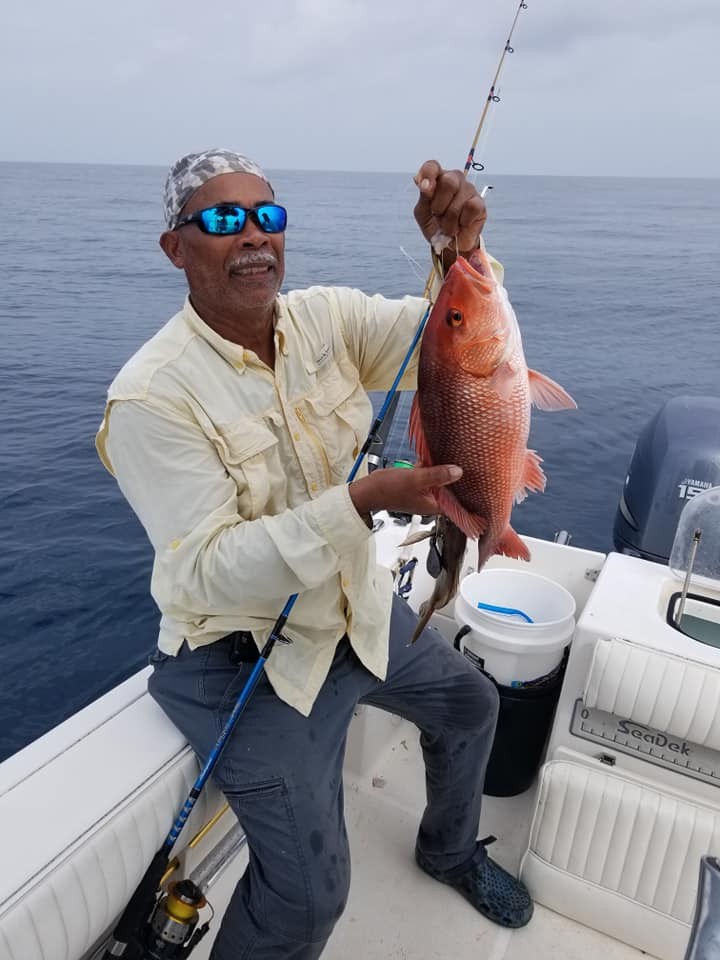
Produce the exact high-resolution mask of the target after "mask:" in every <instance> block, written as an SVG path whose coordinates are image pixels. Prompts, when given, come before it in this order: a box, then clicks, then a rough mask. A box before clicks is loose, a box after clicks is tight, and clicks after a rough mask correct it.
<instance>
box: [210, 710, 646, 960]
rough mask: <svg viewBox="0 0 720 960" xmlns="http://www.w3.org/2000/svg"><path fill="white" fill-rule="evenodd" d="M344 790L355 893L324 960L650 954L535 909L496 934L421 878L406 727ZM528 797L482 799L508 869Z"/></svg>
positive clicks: (411, 732) (215, 897) (521, 845)
mask: <svg viewBox="0 0 720 960" xmlns="http://www.w3.org/2000/svg"><path fill="white" fill-rule="evenodd" d="M373 782H374V785H373ZM345 786H346V792H345V807H346V818H347V826H348V833H349V836H350V847H351V852H352V886H351V891H350V899H349V901H348V905H347V909H346V911H345V914H344V915H343V917H342V918H341V920H340V921H339V923H338V926H337V927H336V930H335V933H334V934H333V937H332V939H331V941H330V943H329V944H328V947H327V948H326V950H325V952H324V953H323V960H639V958H640V957H646V956H647V955H646V954H643V953H642V952H641V951H639V950H635V949H633V948H632V947H628V946H627V945H625V944H622V943H620V942H618V941H617V940H613V939H611V938H610V937H607V936H604V935H603V934H600V933H597V932H596V931H594V930H590V929H588V928H587V927H583V926H581V925H580V924H577V923H575V922H574V921H572V920H569V919H567V918H566V917H562V916H560V915H559V914H556V913H553V912H552V911H550V910H547V909H545V908H543V907H541V906H539V905H537V904H536V906H535V914H534V916H533V918H532V920H531V921H530V923H529V924H528V926H527V927H525V928H524V929H522V930H516V931H509V930H505V929H502V928H501V927H498V926H496V925H495V924H492V923H490V922H489V921H487V920H485V918H484V917H482V916H480V915H479V914H478V913H476V911H475V910H473V908H472V907H471V906H470V905H469V904H468V903H467V902H466V901H465V900H463V898H462V897H460V896H459V895H458V894H457V893H455V891H454V890H452V889H450V888H449V887H446V886H444V885H442V884H440V883H437V882H436V881H434V880H432V879H430V878H429V877H427V876H426V875H425V874H424V873H422V872H421V871H420V870H419V869H418V868H417V866H416V865H415V861H414V859H413V849H414V844H415V834H416V830H417V825H418V822H419V820H420V816H421V814H422V809H423V804H424V796H425V789H424V769H423V763H422V757H421V754H420V750H419V747H418V745H417V733H416V731H415V728H414V727H412V726H410V725H409V724H403V725H399V726H397V727H396V728H395V729H394V731H393V737H392V742H391V743H390V744H389V745H388V747H387V749H386V750H385V752H384V753H383V754H382V755H381V757H380V759H379V760H378V761H377V762H376V764H375V765H374V769H373V770H372V772H371V773H370V774H369V775H368V776H367V778H363V779H362V780H360V781H359V780H357V779H354V778H353V777H352V775H350V774H348V775H346V778H345ZM532 794H533V791H529V792H528V793H527V794H523V795H522V796H520V797H512V798H509V799H499V798H485V802H484V807H483V815H482V819H481V825H480V826H481V833H480V835H481V836H486V835H487V834H493V835H495V836H496V837H497V838H498V840H497V842H496V843H494V844H493V845H492V847H491V848H490V853H491V855H492V856H493V857H494V858H495V859H496V860H497V861H498V862H499V863H501V864H502V865H503V866H504V867H506V868H507V869H509V870H512V871H513V872H516V871H517V867H518V865H519V862H520V858H521V856H522V854H523V853H524V850H525V846H526V842H527V836H528V833H529V829H530V818H531V814H532V803H533V795H532ZM244 864H245V858H243V861H242V864H239V865H238V868H237V870H232V871H228V873H227V875H226V876H225V877H224V878H223V880H222V882H220V883H218V885H217V888H214V889H213V891H212V894H211V900H212V901H213V902H214V903H215V904H216V905H219V901H220V900H221V895H222V892H224V890H223V888H229V887H230V886H232V884H233V883H234V880H235V879H236V877H237V875H238V874H239V872H240V871H241V869H244ZM230 873H232V874H233V877H232V879H231V878H230ZM215 928H216V927H215ZM208 940H209V937H208ZM201 947H202V950H201V949H200V948H199V949H198V951H197V952H196V953H197V960H205V958H206V957H207V954H208V953H209V943H207V944H206V943H203V944H202V945H201ZM193 957H194V958H195V954H194V955H193Z"/></svg>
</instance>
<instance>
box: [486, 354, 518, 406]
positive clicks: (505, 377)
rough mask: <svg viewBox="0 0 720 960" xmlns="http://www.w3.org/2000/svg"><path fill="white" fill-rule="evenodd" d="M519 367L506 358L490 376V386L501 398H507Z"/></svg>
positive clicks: (510, 394)
mask: <svg viewBox="0 0 720 960" xmlns="http://www.w3.org/2000/svg"><path fill="white" fill-rule="evenodd" d="M519 369H520V368H519V367H518V366H517V365H516V364H514V363H513V362H512V360H508V361H507V362H506V363H501V364H500V366H499V367H498V368H497V369H496V370H495V373H493V375H492V376H491V377H490V386H491V387H492V388H493V390H494V391H495V393H496V394H497V395H498V396H499V397H500V398H501V399H502V400H509V399H510V397H511V396H512V392H513V388H514V387H515V383H516V380H517V375H518V373H519Z"/></svg>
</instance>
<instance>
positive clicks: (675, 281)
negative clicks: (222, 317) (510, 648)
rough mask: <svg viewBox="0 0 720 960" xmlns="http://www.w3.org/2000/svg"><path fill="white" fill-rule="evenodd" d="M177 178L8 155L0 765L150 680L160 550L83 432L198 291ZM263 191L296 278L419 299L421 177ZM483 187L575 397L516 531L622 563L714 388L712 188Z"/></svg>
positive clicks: (546, 361) (717, 366) (511, 272)
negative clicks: (169, 210) (634, 498)
mask: <svg viewBox="0 0 720 960" xmlns="http://www.w3.org/2000/svg"><path fill="white" fill-rule="evenodd" d="M163 175H164V171H163V170H161V169H158V168H153V167H122V166H80V165H78V166H73V165H58V166H54V165H44V164H0V208H1V209H2V211H3V218H2V226H1V227H0V284H1V292H2V296H1V297H0V320H1V322H2V347H1V348H0V398H1V400H2V405H1V407H0V409H1V411H2V412H1V415H0V424H1V429H2V435H1V438H0V440H1V442H0V517H1V520H2V522H1V524H0V623H1V624H2V637H1V638H0V678H1V679H0V759H3V758H4V757H6V756H8V755H10V754H11V753H13V752H14V751H16V750H18V749H19V748H20V747H22V746H23V745H24V744H26V743H28V742H30V741H31V740H33V739H35V738H36V737H38V736H40V735H41V734H42V733H44V732H45V731H46V730H48V729H50V728H51V727H52V726H54V725H55V724H56V723H58V722H60V721H61V720H63V719H64V718H66V717H68V716H70V715H71V714H72V713H74V712H75V711H76V710H78V709H80V708H81V707H82V706H84V705H86V704H87V703H89V702H91V701H92V700H93V699H95V698H96V697H97V696H99V695H100V694H102V693H103V692H105V691H106V690H108V689H109V688H110V687H112V686H113V685H114V684H116V683H118V682H119V681H120V680H122V679H123V678H125V677H127V676H129V675H130V674H131V673H132V672H134V671H135V670H137V669H138V668H140V667H141V666H142V665H143V664H144V663H145V662H146V658H147V655H148V653H149V651H150V650H151V649H152V647H153V645H154V642H155V635H156V628H157V620H158V614H157V610H156V608H155V606H154V604H153V602H152V600H151V598H150V595H149V579H150V567H151V553H150V549H149V545H148V543H147V541H146V539H145V535H144V532H143V530H142V528H141V527H140V525H139V523H138V521H137V520H136V519H135V517H134V515H133V514H132V513H131V511H130V509H129V508H128V507H127V505H126V504H125V502H124V500H123V499H122V497H121V495H120V494H119V492H118V490H117V488H116V486H115V483H114V481H113V480H112V478H111V477H110V476H109V475H108V474H106V472H105V471H104V469H103V467H102V466H101V464H100V462H99V461H98V459H97V457H96V454H95V450H94V445H93V439H94V434H95V430H96V428H97V425H98V423H99V421H100V418H101V416H102V410H103V402H104V395H105V390H106V388H107V386H108V384H109V382H110V381H111V379H112V378H113V376H114V374H115V373H116V371H117V370H118V369H119V367H120V366H121V365H122V364H123V363H124V361H125V360H126V359H127V358H128V357H129V356H130V355H131V354H132V353H133V352H134V351H135V350H136V349H137V347H139V346H140V344H141V343H142V342H143V341H144V340H146V339H147V338H148V337H150V336H151V335H152V334H153V333H154V332H155V330H156V329H157V328H158V327H159V326H161V325H162V324H163V323H164V322H165V321H166V319H168V318H169V317H170V316H171V315H172V314H173V313H174V312H175V311H176V310H177V309H178V307H179V305H180V304H181V302H182V298H183V295H184V283H183V280H184V278H183V276H182V274H181V273H179V272H178V271H176V270H175V269H174V268H173V267H172V266H171V265H170V264H169V262H168V261H166V260H165V258H164V257H163V255H162V253H161V251H160V249H159V247H158V245H157V237H158V235H159V233H160V230H161V222H160V205H159V196H160V191H161V187H162V180H163ZM273 181H274V184H275V187H276V191H277V194H278V197H279V198H281V199H282V202H284V203H285V204H286V205H287V207H288V209H289V211H290V227H289V229H288V234H287V266H288V274H287V277H286V283H285V286H286V288H290V287H294V286H305V285H308V284H311V283H327V284H343V285H350V286H357V287H360V288H362V289H363V290H365V291H367V292H371V293H374V292H381V293H383V294H386V295H388V296H401V295H403V294H405V293H417V292H419V291H420V290H421V289H422V286H423V282H424V276H425V273H426V266H427V258H426V251H425V247H424V244H423V242H422V240H421V239H420V238H419V234H418V233H417V231H416V228H415V227H414V223H413V220H412V206H413V204H414V188H413V186H412V184H411V182H410V178H409V177H404V176H401V175H397V174H358V173H307V172H291V171H274V172H273ZM489 182H490V183H491V184H492V186H493V190H492V192H491V193H490V194H489V196H488V205H489V209H490V219H489V222H488V226H487V229H486V234H485V236H486V242H487V245H488V248H489V249H490V250H491V252H492V253H493V254H494V255H495V256H497V257H498V258H499V259H500V260H501V261H502V262H503V263H504V264H505V268H506V285H507V288H508V291H509V293H510V296H511V299H512V301H513V303H514V306H515V309H516V312H517V315H518V319H519V321H520V325H521V328H522V331H523V338H524V344H525V353H526V356H527V359H528V363H529V365H530V366H531V367H534V368H536V369H538V370H540V371H542V372H543V373H546V374H548V375H549V376H551V377H553V378H554V379H556V380H558V381H559V382H560V383H562V384H563V386H564V387H565V388H566V389H567V390H568V391H569V392H570V393H571V394H572V395H573V396H574V397H575V399H576V400H577V402H578V405H579V409H578V410H577V411H576V412H572V413H557V414H544V413H537V414H535V415H534V419H533V425H532V436H531V442H532V446H534V447H535V448H536V449H537V450H538V451H539V452H540V454H541V456H542V457H543V458H544V461H545V470H546V473H547V475H548V489H547V491H546V493H545V494H543V495H540V496H537V495H536V496H531V497H530V498H529V499H528V500H527V501H526V502H525V503H524V504H522V505H521V506H520V507H518V508H517V510H516V512H515V515H514V525H515V527H516V528H517V529H518V530H519V531H520V532H522V533H527V534H531V535H533V536H541V537H549V538H552V536H553V534H554V533H555V531H556V530H558V529H561V528H563V529H567V530H569V531H570V532H571V534H572V536H573V543H574V544H575V545H577V546H585V547H590V548H595V549H600V550H608V549H610V548H611V546H612V524H613V519H614V514H615V509H616V506H617V502H618V498H619V495H620V491H621V488H622V483H623V480H624V476H625V471H626V468H627V465H628V462H629V459H630V457H631V454H632V450H633V446H634V441H635V438H636V436H637V433H638V431H639V430H640V429H641V428H642V426H643V425H644V424H645V422H646V421H647V420H648V419H649V418H650V417H651V416H652V415H653V414H654V413H655V412H656V411H657V410H658V408H659V407H660V406H661V405H662V404H663V403H664V402H665V400H667V399H669V398H671V397H673V396H677V395H681V394H690V395H704V394H705V395H707V394H710V395H715V396H717V395H719V394H720V384H719V382H718V381H719V373H720V363H719V361H720V288H719V285H718V279H717V278H718V267H717V258H718V253H720V180H707V181H701V180H694V181H688V180H639V179H635V180H630V179H610V178H608V179H585V178H573V179H561V178H545V177H494V178H491V179H490V181H489ZM403 250H404V251H405V252H403ZM406 254H407V255H406ZM409 257H414V258H416V259H417V260H418V261H419V265H418V266H415V265H413V263H412V262H411V260H410V259H409ZM374 399H375V401H376V402H377V401H378V398H374ZM406 412H407V405H405V418H406ZM401 419H402V418H399V419H398V420H397V421H396V424H395V426H394V428H393V431H392V433H391V437H390V448H391V450H394V451H395V452H396V453H397V454H398V455H403V454H406V453H407V452H408V451H407V448H406V446H405V437H404V429H405V422H404V420H403V422H401Z"/></svg>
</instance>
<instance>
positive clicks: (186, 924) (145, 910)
mask: <svg viewBox="0 0 720 960" xmlns="http://www.w3.org/2000/svg"><path fill="white" fill-rule="evenodd" d="M526 9H527V3H526V2H525V0H520V5H519V6H518V9H517V12H516V14H515V19H514V20H513V23H512V27H511V29H510V33H509V34H508V38H507V40H506V42H505V47H504V49H503V52H502V56H501V57H500V62H499V64H498V67H497V70H496V71H495V77H494V78H493V82H492V84H491V85H490V92H489V94H488V97H487V100H486V101H485V106H484V108H483V111H482V115H481V117H480V122H479V123H478V127H477V130H476V132H475V137H474V138H473V141H472V144H471V146H470V150H469V152H468V157H467V161H466V164H465V170H464V175H465V176H466V177H467V175H468V173H469V171H470V170H471V169H473V170H478V171H479V170H483V169H484V167H483V165H482V164H479V163H478V162H477V161H475V160H474V156H475V148H476V147H477V143H478V140H479V137H480V133H481V132H482V129H483V125H484V122H485V118H486V116H487V114H488V110H489V107H490V105H491V104H492V103H497V102H499V100H500V97H499V96H498V95H497V93H496V92H495V91H496V87H497V81H498V78H499V76H500V71H501V70H502V66H503V62H504V60H505V57H506V56H507V54H509V53H513V52H514V50H513V48H512V46H511V45H510V41H511V39H512V35H513V32H514V30H515V25H516V24H517V21H518V17H519V16H520V12H521V11H522V10H526ZM488 189H490V187H486V188H485V190H484V191H483V196H484V194H485V193H486V192H487V190H488ZM434 271H435V267H433V270H432V271H431V273H430V276H429V277H428V282H427V283H426V287H425V294H424V296H425V299H427V300H428V305H427V307H426V309H425V312H424V313H423V316H422V318H421V319H420V322H419V324H418V326H417V329H416V331H415V333H414V335H413V338H412V341H411V343H410V346H409V347H408V350H407V353H406V354H405V357H404V358H403V361H402V363H401V364H400V367H399V369H398V372H397V374H396V376H395V379H394V380H393V383H392V386H391V387H390V389H389V390H388V392H387V394H386V396H385V400H384V401H383V404H382V406H381V408H380V410H379V412H378V415H377V417H376V418H375V420H374V422H373V424H372V426H371V428H370V431H369V433H368V435H367V437H366V439H365V442H364V444H363V446H362V449H361V450H360V452H359V453H358V456H357V458H356V460H355V462H354V464H353V466H352V469H351V470H350V473H349V474H348V478H347V481H346V482H347V483H352V482H353V480H354V479H355V477H356V476H357V474H358V471H359V470H360V467H361V466H362V463H363V460H364V459H365V457H366V455H367V454H368V452H369V451H370V450H371V449H372V452H373V455H374V456H378V455H379V454H378V448H379V447H380V449H381V445H382V444H384V441H385V439H386V437H387V433H388V430H389V427H386V428H385V430H384V431H383V430H382V427H383V422H384V421H385V418H386V416H387V415H388V411H389V410H390V408H391V407H392V406H393V404H395V405H396V404H397V401H396V399H395V398H396V396H397V391H398V387H399V384H400V381H401V380H402V378H403V375H404V374H405V371H406V369H407V367H408V364H409V363H410V359H411V357H412V355H413V353H414V351H415V348H416V347H417V345H418V343H419V342H420V338H421V337H422V334H423V331H424V329H425V325H426V324H427V320H428V317H429V316H430V310H431V309H432V298H431V286H432V279H433V274H434ZM440 279H442V278H440ZM374 465H377V461H376V462H375V464H374ZM297 598H298V594H297V593H294V594H292V595H291V596H290V597H288V600H287V602H286V603H285V606H284V607H283V609H282V612H281V613H280V616H279V617H278V618H277V620H276V621H275V624H274V625H273V627H272V630H271V631H270V635H269V637H268V639H267V641H266V642H265V645H264V646H263V648H262V650H261V651H260V655H259V657H258V660H257V661H256V663H255V666H254V667H253V670H252V673H251V674H250V676H249V677H248V679H247V681H246V683H245V686H244V687H243V689H242V690H241V692H240V694H239V696H238V698H237V701H236V703H235V706H234V707H233V710H232V713H231V714H230V716H229V718H228V720H227V722H226V724H225V726H224V727H223V729H222V732H221V733H220V736H219V737H218V739H217V742H216V743H215V746H214V747H213V748H212V750H211V751H210V754H209V756H208V758H207V760H206V761H205V764H204V766H203V768H202V770H201V771H200V773H199V774H198V777H197V779H196V780H195V783H194V784H193V786H192V789H191V790H190V793H189V794H188V796H187V799H186V800H185V803H184V804H183V806H182V809H181V810H180V813H179V814H178V816H177V818H176V820H175V822H174V824H173V826H172V828H171V830H170V832H169V833H168V835H167V837H166V838H165V840H164V841H163V843H162V845H161V846H160V848H159V849H158V851H157V853H156V854H155V855H154V857H153V858H152V860H151V861H150V864H149V866H148V867H147V869H146V871H145V873H144V875H143V877H142V879H141V880H140V883H139V884H138V886H137V887H136V889H135V891H134V893H133V894H132V896H131V898H130V900H129V902H128V905H127V906H126V908H125V910H124V911H123V913H122V915H121V916H120V919H119V920H118V922H117V924H116V925H115V928H114V930H113V933H112V939H111V943H110V946H109V947H107V948H106V950H105V952H104V953H103V955H102V960H118V958H122V960H185V958H186V957H188V956H189V955H190V952H191V951H192V950H193V949H194V948H195V947H196V946H197V944H198V943H199V942H200V940H201V939H202V938H203V937H204V936H205V934H206V933H207V932H208V927H209V924H208V923H204V924H202V925H201V926H199V925H198V911H199V910H200V909H202V908H203V907H204V906H206V905H207V901H206V899H205V896H204V894H203V892H202V890H201V888H200V886H199V885H198V884H197V883H195V882H194V881H193V880H192V879H187V880H180V881H176V882H174V883H171V884H170V885H169V888H168V892H167V894H166V895H165V896H162V891H161V885H162V882H163V878H164V877H165V876H166V874H167V872H168V866H169V864H170V854H171V852H172V849H173V847H174V846H175V843H176V841H177V840H178V838H179V836H180V834H181V833H182V830H183V828H184V826H185V824H186V823H187V820H188V818H189V816H190V814H191V813H192V811H193V809H194V808H195V805H196V803H197V800H198V797H199V796H200V794H201V793H202V790H203V788H204V786H205V784H206V783H207V781H208V780H209V779H210V777H211V775H212V773H213V770H214V769H215V767H216V765H217V763H218V761H219V760H220V757H221V755H222V752H223V750H224V749H225V746H226V744H227V742H228V740H229V739H230V736H231V735H232V733H233V731H234V729H235V727H236V725H237V723H238V720H239V719H240V717H241V715H242V714H243V712H244V710H245V708H246V707H247V705H248V703H249V701H250V698H251V697H252V695H253V692H254V691H255V688H256V687H257V684H258V682H259V681H260V678H261V677H262V674H263V671H264V669H265V664H266V662H267V660H268V658H269V656H270V654H271V653H272V650H273V647H274V646H275V644H276V643H283V644H287V643H292V641H291V640H290V639H288V638H287V637H286V636H284V635H283V629H284V628H285V624H286V623H287V620H288V617H289V616H290V613H291V611H292V609H293V607H294V606H295V602H296V601H297Z"/></svg>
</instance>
